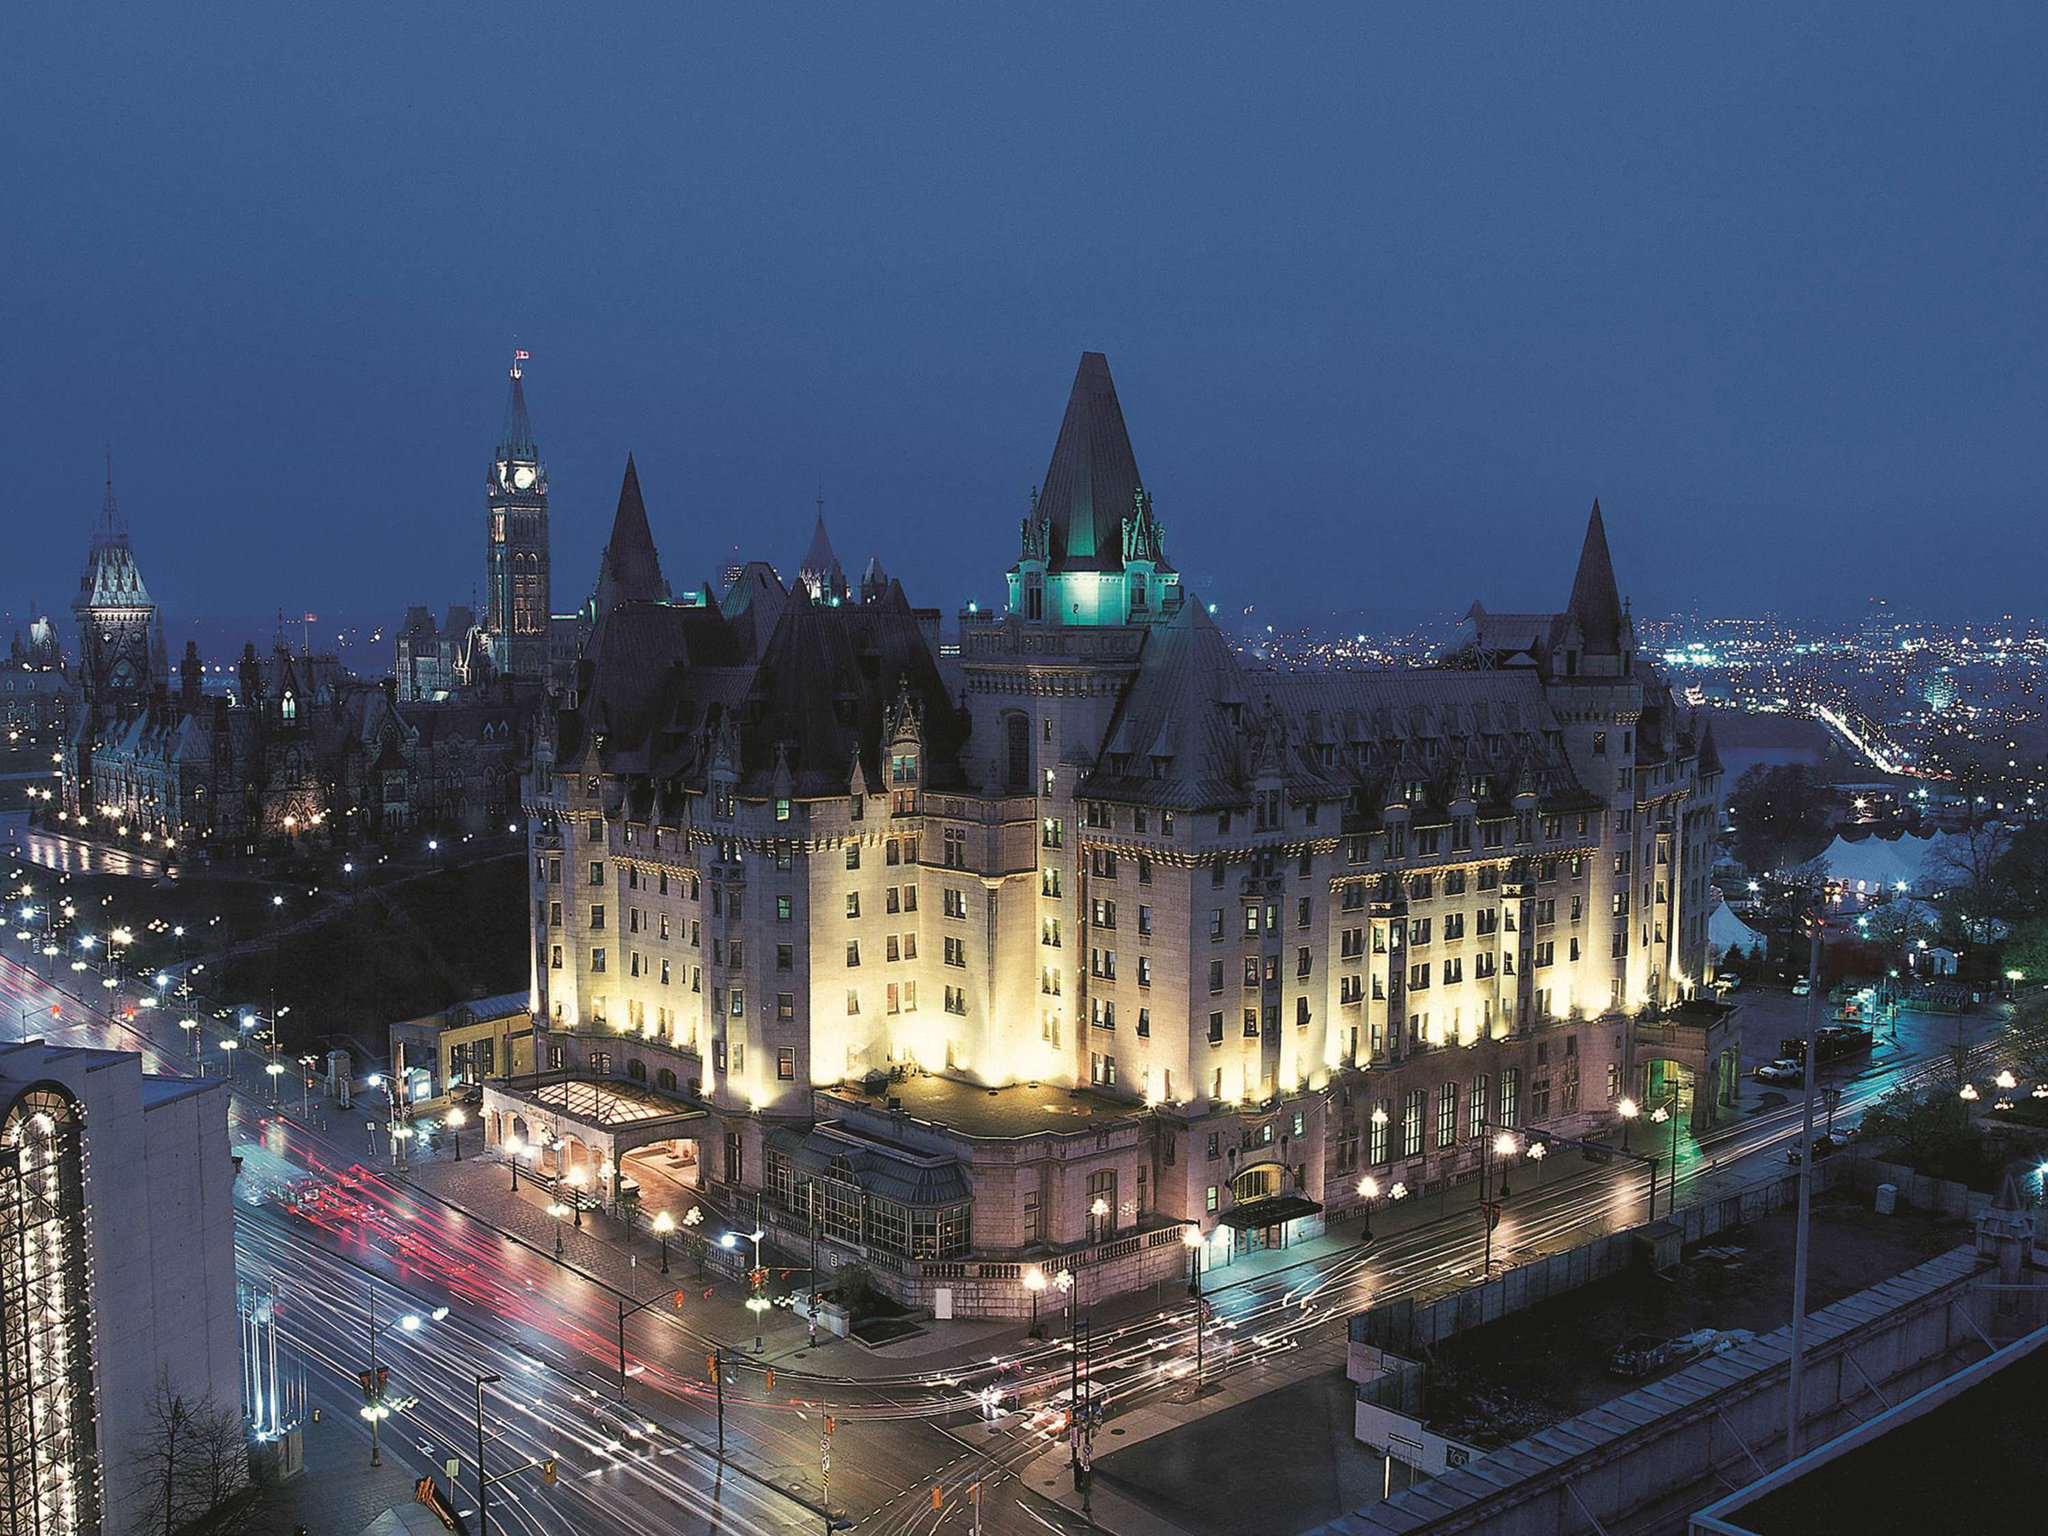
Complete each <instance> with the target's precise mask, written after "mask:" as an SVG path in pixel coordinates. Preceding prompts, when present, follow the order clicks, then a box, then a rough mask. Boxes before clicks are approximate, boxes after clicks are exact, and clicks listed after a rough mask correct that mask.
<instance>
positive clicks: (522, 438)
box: [498, 362, 540, 459]
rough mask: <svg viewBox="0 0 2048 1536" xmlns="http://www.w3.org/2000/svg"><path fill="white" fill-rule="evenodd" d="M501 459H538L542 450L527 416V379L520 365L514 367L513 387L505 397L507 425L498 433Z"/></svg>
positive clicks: (515, 364) (516, 364)
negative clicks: (534, 439) (537, 443)
mask: <svg viewBox="0 0 2048 1536" xmlns="http://www.w3.org/2000/svg"><path fill="white" fill-rule="evenodd" d="M498 457H499V458H500V459H538V458H539V457H540V449H539V447H538V446H536V445H535V443H534V441H533V423H532V421H530V420H529V419H528V418H527V415H526V378H525V373H524V370H522V369H521V368H520V366H519V364H518V363H516V362H515V363H514V364H513V365H512V387H511V390H510V392H509V393H507V394H506V396H505V424H504V426H503V428H502V429H501V430H500V431H499V433H498Z"/></svg>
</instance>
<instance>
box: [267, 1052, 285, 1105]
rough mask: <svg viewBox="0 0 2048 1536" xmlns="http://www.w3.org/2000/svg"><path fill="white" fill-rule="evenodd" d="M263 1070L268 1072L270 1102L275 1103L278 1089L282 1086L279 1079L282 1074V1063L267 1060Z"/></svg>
mask: <svg viewBox="0 0 2048 1536" xmlns="http://www.w3.org/2000/svg"><path fill="white" fill-rule="evenodd" d="M263 1070H264V1071H265V1072H267V1073H269V1074H270V1102H271V1103H272V1104H275V1103H276V1102H277V1095H278V1090H279V1088H280V1087H281V1086H282V1084H281V1083H280V1081H279V1080H280V1079H281V1078H282V1077H283V1076H284V1065H283V1063H281V1062H275V1061H272V1062H267V1063H265V1065H264V1068H263Z"/></svg>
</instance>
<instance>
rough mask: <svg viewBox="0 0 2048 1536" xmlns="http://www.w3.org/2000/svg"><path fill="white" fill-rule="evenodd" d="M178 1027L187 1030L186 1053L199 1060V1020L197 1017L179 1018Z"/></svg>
mask: <svg viewBox="0 0 2048 1536" xmlns="http://www.w3.org/2000/svg"><path fill="white" fill-rule="evenodd" d="M178 1028H180V1029H182V1030H183V1031H185V1054H186V1055H188V1056H190V1057H192V1058H193V1059H194V1060H197V1059H198V1056H199V1021H198V1020H197V1019H180V1020H178Z"/></svg>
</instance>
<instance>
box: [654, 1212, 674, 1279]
mask: <svg viewBox="0 0 2048 1536" xmlns="http://www.w3.org/2000/svg"><path fill="white" fill-rule="evenodd" d="M652 1226H653V1228H654V1235H655V1236H656V1237H658V1238H660V1239H661V1272H662V1273H663V1274H664V1275H665V1274H667V1273H668V1235H669V1233H671V1232H673V1231H675V1229H676V1219H675V1217H673V1216H671V1215H669V1213H668V1212H667V1211H656V1212H655V1213H654V1221H653V1222H652Z"/></svg>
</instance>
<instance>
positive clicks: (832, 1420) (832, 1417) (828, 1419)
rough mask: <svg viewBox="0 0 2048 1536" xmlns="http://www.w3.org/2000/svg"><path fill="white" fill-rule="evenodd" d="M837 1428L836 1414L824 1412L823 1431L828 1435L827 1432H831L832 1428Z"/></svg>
mask: <svg viewBox="0 0 2048 1536" xmlns="http://www.w3.org/2000/svg"><path fill="white" fill-rule="evenodd" d="M838 1428H839V1418H838V1416H837V1415H836V1414H830V1413H828V1414H826V1415H825V1433H826V1434H828V1435H829V1434H831V1433H832V1432H833V1431H834V1430H836V1429H838Z"/></svg>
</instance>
